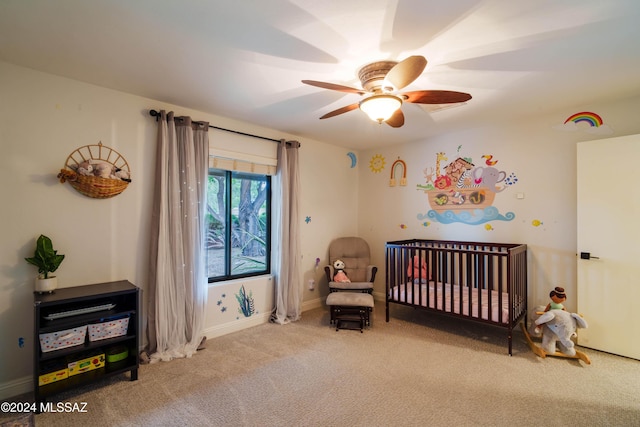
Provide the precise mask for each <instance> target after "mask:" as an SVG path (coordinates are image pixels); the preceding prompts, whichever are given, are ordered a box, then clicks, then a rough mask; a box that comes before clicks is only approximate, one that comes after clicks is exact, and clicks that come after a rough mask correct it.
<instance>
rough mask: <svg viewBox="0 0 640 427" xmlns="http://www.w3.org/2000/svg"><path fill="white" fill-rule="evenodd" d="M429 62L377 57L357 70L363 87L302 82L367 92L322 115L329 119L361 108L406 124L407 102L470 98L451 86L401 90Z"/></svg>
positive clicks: (415, 58)
mask: <svg viewBox="0 0 640 427" xmlns="http://www.w3.org/2000/svg"><path fill="white" fill-rule="evenodd" d="M426 66H427V60H426V59H425V58H424V57H423V56H410V57H408V58H406V59H404V60H402V61H400V62H397V61H378V62H373V63H371V64H368V65H365V66H364V67H362V68H361V69H360V71H358V78H359V79H360V83H361V84H362V88H363V89H357V88H353V87H349V86H342V85H338V84H334V83H326V82H319V81H316V80H302V83H304V84H307V85H311V86H316V87H320V88H323V89H330V90H337V91H340V92H347V93H356V94H358V95H361V96H365V95H366V98H364V99H363V100H362V101H360V102H358V103H355V104H351V105H347V106H345V107H342V108H338V109H337V110H334V111H331V112H329V113H327V114H325V115H324V116H322V117H320V119H321V120H322V119H328V118H330V117H334V116H337V115H340V114H343V113H347V112H349V111H352V110H355V109H356V108H360V109H361V110H362V111H364V112H365V113H366V114H367V115H368V116H369V117H370V118H371V120H374V121H377V122H378V123H382V122H385V123H386V124H388V125H389V126H391V127H394V128H399V127H401V126H402V125H404V114H403V113H402V110H401V108H400V107H401V106H402V104H403V103H404V102H409V103H413V104H453V103H460V102H465V101H468V100H470V99H471V95H469V94H468V93H464V92H452V91H448V90H418V91H412V92H404V93H400V92H398V91H400V90H401V89H403V88H404V87H406V86H408V85H409V84H411V83H412V82H413V81H414V80H415V79H417V78H418V77H419V76H420V74H422V72H423V71H424V68H425V67H426Z"/></svg>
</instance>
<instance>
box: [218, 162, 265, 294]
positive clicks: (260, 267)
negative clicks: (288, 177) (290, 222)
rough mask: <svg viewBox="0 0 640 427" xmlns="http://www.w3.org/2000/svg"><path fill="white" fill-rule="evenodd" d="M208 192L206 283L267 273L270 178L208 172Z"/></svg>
mask: <svg viewBox="0 0 640 427" xmlns="http://www.w3.org/2000/svg"><path fill="white" fill-rule="evenodd" d="M207 192H208V194H207V224H208V227H207V231H208V234H207V257H208V260H207V265H208V276H209V281H210V282H213V281H219V280H225V279H232V278H239V277H246V276H252V275H257V274H265V273H269V272H270V262H269V261H270V230H271V222H270V216H271V215H270V213H271V212H270V207H271V177H269V176H266V175H256V174H249V173H239V172H231V171H224V170H219V169H211V170H210V172H209V183H208V187H207Z"/></svg>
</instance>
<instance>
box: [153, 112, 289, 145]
mask: <svg viewBox="0 0 640 427" xmlns="http://www.w3.org/2000/svg"><path fill="white" fill-rule="evenodd" d="M149 115H150V116H152V117H155V118H156V121H157V120H158V118H159V117H160V113H159V112H157V111H156V110H149ZM209 127H210V128H211V129H218V130H223V131H225V132H231V133H237V134H238V135H244V136H250V137H252V138H258V139H264V140H266V141H273V142H280V140H278V139H273V138H267V137H266V136H260V135H252V134H250V133H244V132H240V131H237V130H231V129H225V128H221V127H218V126H213V125H209Z"/></svg>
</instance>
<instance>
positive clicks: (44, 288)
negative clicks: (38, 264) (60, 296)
mask: <svg viewBox="0 0 640 427" xmlns="http://www.w3.org/2000/svg"><path fill="white" fill-rule="evenodd" d="M57 288H58V278H57V277H55V276H53V277H49V278H48V279H40V278H39V277H38V278H36V292H38V293H40V294H44V293H51V292H53V291H54V290H56V289H57Z"/></svg>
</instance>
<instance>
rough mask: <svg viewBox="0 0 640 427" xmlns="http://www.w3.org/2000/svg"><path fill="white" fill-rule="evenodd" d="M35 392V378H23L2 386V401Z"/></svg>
mask: <svg viewBox="0 0 640 427" xmlns="http://www.w3.org/2000/svg"><path fill="white" fill-rule="evenodd" d="M32 391H33V377H22V378H18V379H16V380H11V381H7V382H6V383H2V384H0V400H6V399H9V398H11V397H15V396H19V395H21V394H25V393H31V392H32Z"/></svg>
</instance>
